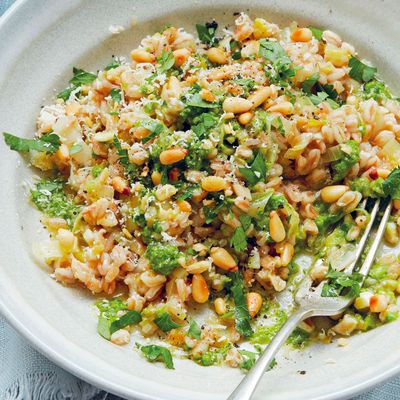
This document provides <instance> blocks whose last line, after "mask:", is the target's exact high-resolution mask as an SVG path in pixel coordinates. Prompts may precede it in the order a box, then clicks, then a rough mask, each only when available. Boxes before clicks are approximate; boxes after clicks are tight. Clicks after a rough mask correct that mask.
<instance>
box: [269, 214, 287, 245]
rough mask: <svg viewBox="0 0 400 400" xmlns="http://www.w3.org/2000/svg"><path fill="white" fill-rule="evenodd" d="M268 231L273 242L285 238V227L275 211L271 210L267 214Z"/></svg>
mask: <svg viewBox="0 0 400 400" xmlns="http://www.w3.org/2000/svg"><path fill="white" fill-rule="evenodd" d="M269 233H270V234H271V238H272V240H273V241H274V242H277V243H279V242H282V240H285V237H286V231H285V227H284V226H283V223H282V220H281V218H280V217H279V215H278V213H277V212H276V211H271V212H270V214H269Z"/></svg>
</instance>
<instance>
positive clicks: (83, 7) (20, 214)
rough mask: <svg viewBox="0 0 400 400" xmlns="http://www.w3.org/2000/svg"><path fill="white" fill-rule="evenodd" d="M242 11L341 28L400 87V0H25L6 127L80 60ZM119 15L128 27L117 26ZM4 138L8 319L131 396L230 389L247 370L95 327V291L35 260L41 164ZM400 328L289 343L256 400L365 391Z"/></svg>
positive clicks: (6, 77) (8, 64) (0, 98)
mask: <svg viewBox="0 0 400 400" xmlns="http://www.w3.org/2000/svg"><path fill="white" fill-rule="evenodd" d="M206 4H209V5H206ZM238 11H246V12H248V13H249V14H250V15H251V16H262V17H264V18H265V19H268V20H272V21H275V22H278V23H285V22H290V21H292V20H297V21H298V22H299V23H301V24H312V25H314V26H317V27H322V28H326V29H332V30H334V31H336V32H338V33H339V34H340V35H341V36H342V37H343V38H344V39H345V40H346V41H349V42H350V43H352V44H354V45H355V46H356V48H357V49H358V50H359V52H360V55H361V56H362V57H366V58H368V59H370V60H371V61H372V62H373V63H374V64H375V65H376V66H377V67H378V69H379V71H380V73H381V75H382V76H383V77H384V78H385V79H386V80H387V82H388V83H389V84H390V85H391V86H392V88H393V89H394V91H395V92H399V89H400V83H399V81H398V79H396V78H397V76H398V75H399V74H400V53H399V52H398V51H397V50H398V49H397V41H398V39H399V38H400V25H399V24H398V21H397V17H398V15H399V13H400V3H399V2H398V1H397V0H385V1H383V0H382V1H381V0H369V1H367V0H364V1H363V2H349V1H346V0H331V1H324V2H321V1H317V0H307V1H306V0H298V1H296V2H294V1H292V0H279V1H278V0H276V1H275V0H263V1H262V0H252V1H249V0H247V1H246V0H237V1H235V2H234V3H232V2H231V1H228V0H214V1H212V2H205V1H200V0H194V1H188V0H186V1H184V0H181V1H173V0H162V1H160V0H158V1H155V0H142V1H134V0H114V1H109V0H68V1H61V0H58V1H54V0H53V1H51V0H30V1H17V2H16V4H15V5H14V6H13V7H12V9H11V10H9V11H8V12H7V13H6V15H5V16H4V17H3V19H2V20H1V22H0V55H1V56H0V57H1V62H0V131H3V130H4V131H8V132H11V133H14V134H17V135H22V136H25V137H29V136H32V134H33V132H34V129H35V118H36V116H37V114H38V111H39V108H40V106H41V105H42V104H44V103H46V102H50V101H51V99H52V96H53V95H54V93H55V89H57V90H60V89H62V88H63V87H64V86H65V85H66V82H67V80H68V79H69V77H70V75H71V70H72V67H73V66H77V67H81V68H85V69H89V70H94V71H95V70H96V69H97V68H102V67H103V66H105V65H107V63H108V62H109V61H110V59H111V56H112V55H127V54H129V50H130V49H132V48H133V47H135V46H137V45H138V43H139V41H140V39H141V38H142V37H143V36H145V35H147V34H150V33H153V32H154V31H157V30H159V29H160V28H161V27H163V26H165V25H167V24H171V25H175V26H183V27H185V28H187V29H188V30H190V31H193V28H194V24H195V23H196V22H205V21H209V20H211V19H212V18H215V19H216V20H217V21H219V22H220V23H221V26H224V25H225V24H228V23H232V22H233V20H234V17H233V13H234V12H238ZM132 17H135V18H136V19H137V21H138V23H137V24H136V25H134V26H132V24H131V20H132ZM110 25H121V26H124V27H125V28H126V29H125V30H124V31H123V32H122V33H120V34H118V35H112V34H111V32H110V29H109V27H110ZM396 85H397V87H396ZM0 142H1V143H0V160H1V161H0V166H1V168H0V182H1V190H0V215H1V228H0V310H1V312H2V313H3V314H4V315H5V316H6V318H7V319H8V320H9V322H10V323H12V325H13V326H14V327H15V328H16V329H17V330H18V331H19V332H20V333H22V334H23V335H24V336H25V337H26V338H27V339H29V340H30V341H31V342H32V344H33V345H34V346H35V347H36V348H37V349H39V350H40V351H41V352H43V353H44V354H45V355H46V356H47V357H49V358H50V359H52V360H53V361H55V362H56V363H58V364H59V365H61V366H62V367H64V368H66V369H68V370H69V371H70V372H72V373H74V374H75V375H78V376H79V377H81V378H83V379H85V380H86V381H89V382H90V383H92V384H94V385H97V386H99V387H101V388H103V389H106V390H108V391H111V392H114V393H116V394H119V395H121V396H124V397H127V398H131V399H171V400H172V399H173V400H188V399H193V400H195V399H199V400H200V399H201V400H204V399H209V400H214V399H225V398H226V397H227V395H228V394H229V393H230V392H231V391H232V390H233V388H234V386H236V384H237V383H238V382H239V380H240V379H241V376H242V375H241V372H240V371H237V370H233V369H229V368H222V367H208V368H204V367H200V366H197V365H196V364H194V363H192V362H190V361H184V360H176V362H175V364H176V369H175V370H172V371H171V370H167V369H165V368H164V367H163V366H162V365H159V364H150V363H148V362H147V361H145V360H144V359H143V358H141V357H140V356H139V354H138V353H137V352H135V351H133V350H132V347H133V344H131V345H129V346H126V347H125V348H121V347H117V346H115V345H113V344H111V343H110V342H107V341H105V340H103V339H102V338H101V337H100V336H98V335H97V333H96V316H95V313H94V311H93V308H92V307H90V306H91V305H92V304H93V298H92V297H91V296H89V295H88V294H86V293H84V292H82V291H79V290H77V289H70V288H66V287H63V286H61V285H59V284H57V283H56V282H55V281H53V280H52V279H51V278H50V276H49V274H48V271H46V270H44V269H42V268H39V267H38V266H37V265H36V264H35V263H34V260H33V258H32V256H31V244H32V242H33V241H35V240H37V239H38V238H39V237H40V235H45V234H44V232H43V229H41V228H40V224H39V222H38V220H39V215H38V212H36V211H35V210H34V209H33V208H32V207H31V206H30V205H29V204H28V202H27V195H26V191H27V190H26V186H25V187H24V185H23V184H22V183H23V182H24V181H29V179H30V177H31V176H32V174H33V173H34V172H33V171H32V170H30V169H29V168H28V167H27V166H26V164H25V163H24V162H23V160H22V159H21V158H20V156H19V155H17V154H16V153H12V152H10V151H9V150H8V149H7V148H6V146H5V145H4V143H3V141H2V140H1V141H0ZM399 328H400V322H398V323H392V324H389V325H387V326H385V327H382V328H379V329H376V330H374V331H371V332H369V333H365V334H361V335H357V336H355V337H353V338H351V339H350V343H349V345H348V346H347V347H344V348H339V347H337V345H336V344H332V345H321V346H320V345H315V346H311V347H310V348H308V349H306V350H305V351H301V352H299V351H297V352H296V351H289V350H287V349H284V350H282V351H281V352H280V355H279V357H278V359H277V361H278V367H277V368H275V369H274V370H273V371H271V372H269V373H268V374H266V375H265V377H264V379H263V381H262V382H261V384H260V387H259V390H258V391H257V394H256V396H255V399H262V398H266V397H267V396H268V399H271V400H284V399H285V400H288V399H296V400H301V399H308V400H311V399H344V398H347V397H350V396H352V395H355V394H356V393H358V392H360V391H363V390H366V389H367V388H369V387H371V386H373V385H375V384H378V383H379V382H382V381H384V380H385V379H388V378H390V377H392V376H393V375H395V374H396V373H398V372H400V353H399V352H398V351H397V349H399V348H400V335H399V334H398V331H399ZM300 371H301V372H302V371H306V373H303V372H302V373H300Z"/></svg>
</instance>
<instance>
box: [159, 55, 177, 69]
mask: <svg viewBox="0 0 400 400" xmlns="http://www.w3.org/2000/svg"><path fill="white" fill-rule="evenodd" d="M174 62H175V58H174V53H173V52H172V51H165V50H163V51H162V52H161V56H160V57H158V58H157V63H158V64H159V68H158V70H159V71H160V72H161V73H163V72H167V71H168V70H169V69H171V68H172V67H173V66H174Z"/></svg>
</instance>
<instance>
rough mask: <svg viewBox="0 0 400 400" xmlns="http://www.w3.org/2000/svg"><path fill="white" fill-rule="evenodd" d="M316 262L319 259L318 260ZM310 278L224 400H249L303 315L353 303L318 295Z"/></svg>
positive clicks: (363, 239)
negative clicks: (262, 348) (247, 369)
mask: <svg viewBox="0 0 400 400" xmlns="http://www.w3.org/2000/svg"><path fill="white" fill-rule="evenodd" d="M379 204H380V200H376V202H375V204H374V206H373V208H372V210H371V214H370V217H371V218H370V221H369V223H368V225H367V227H366V228H365V231H364V233H363V235H362V237H361V239H360V242H359V245H358V247H357V250H356V253H355V257H354V261H353V262H352V264H351V266H350V267H349V268H348V269H347V270H346V272H351V271H352V270H353V269H354V267H355V266H356V264H357V262H358V260H359V259H360V257H361V254H362V253H363V250H364V247H365V244H366V242H367V239H368V236H369V234H370V232H371V228H372V225H373V224H374V221H375V219H376V216H377V214H378V211H379ZM391 208H392V203H391V202H389V204H388V205H387V207H386V208H385V211H384V213H383V216H382V219H381V222H380V224H379V226H378V229H377V231H376V235H375V238H374V241H373V243H372V245H371V247H370V250H369V251H368V254H367V255H366V257H365V260H364V262H363V264H362V266H361V268H360V269H359V270H358V271H357V272H359V273H360V274H361V275H362V281H361V285H362V283H363V282H364V280H365V278H366V276H367V275H368V272H369V270H370V268H371V265H372V263H373V261H374V258H375V254H376V251H377V250H378V247H379V244H380V241H381V239H382V236H383V233H384V230H385V225H386V222H387V220H388V218H389V216H390V211H391ZM317 262H318V261H317ZM311 284H312V281H311V278H310V277H309V276H308V275H306V276H305V277H304V278H303V280H302V281H301V282H300V284H299V287H298V289H297V291H296V293H295V296H294V299H295V302H296V304H297V306H298V307H297V309H296V311H295V312H294V313H293V314H292V315H291V316H290V317H289V318H288V320H287V321H286V322H285V324H284V325H283V326H282V327H281V329H280V330H279V332H278V333H277V334H276V336H275V337H274V338H273V339H272V340H271V342H270V343H269V344H268V346H267V347H266V348H265V349H264V352H263V353H262V354H261V355H260V357H259V359H258V360H257V362H256V363H255V364H254V366H253V367H252V368H251V370H250V371H249V372H248V373H247V375H246V376H245V377H244V378H243V379H242V381H241V382H240V383H239V385H238V386H237V387H236V389H235V390H234V391H233V392H232V394H231V395H230V396H229V397H228V399H227V400H249V399H250V398H251V396H252V395H253V393H254V391H255V389H256V387H257V385H258V383H259V381H260V379H261V377H262V376H263V374H264V372H265V371H266V370H267V368H268V367H269V366H270V364H271V362H272V360H273V359H274V357H275V354H276V353H277V351H278V350H279V348H280V347H281V346H282V345H283V344H284V343H285V341H286V339H287V338H288V337H289V335H290V334H291V333H292V331H293V330H294V329H295V328H296V326H297V325H298V324H299V323H300V322H301V321H303V320H304V319H306V318H310V317H315V316H332V315H336V314H339V313H341V312H343V311H344V310H346V308H347V307H348V306H349V305H350V304H351V303H352V301H353V300H354V298H350V299H349V298H347V297H344V296H339V297H321V291H322V287H323V285H324V282H321V283H320V284H319V285H318V286H317V287H315V288H313V287H312V286H311Z"/></svg>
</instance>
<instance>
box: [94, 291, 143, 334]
mask: <svg viewBox="0 0 400 400" xmlns="http://www.w3.org/2000/svg"><path fill="white" fill-rule="evenodd" d="M96 307H97V308H98V309H99V311H100V315H99V320H98V323H97V331H98V332H99V334H100V335H101V336H103V337H104V338H105V339H107V340H110V339H111V335H112V334H113V333H114V332H116V331H118V330H119V329H122V328H125V327H126V326H128V325H133V324H137V323H138V322H140V321H141V320H142V317H141V315H140V313H138V312H137V311H135V310H130V311H128V306H127V304H126V303H125V302H123V301H122V300H121V299H120V298H114V299H112V300H99V301H98V302H97V303H96ZM121 311H126V312H125V313H124V314H123V315H122V316H119V313H120V312H121Z"/></svg>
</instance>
